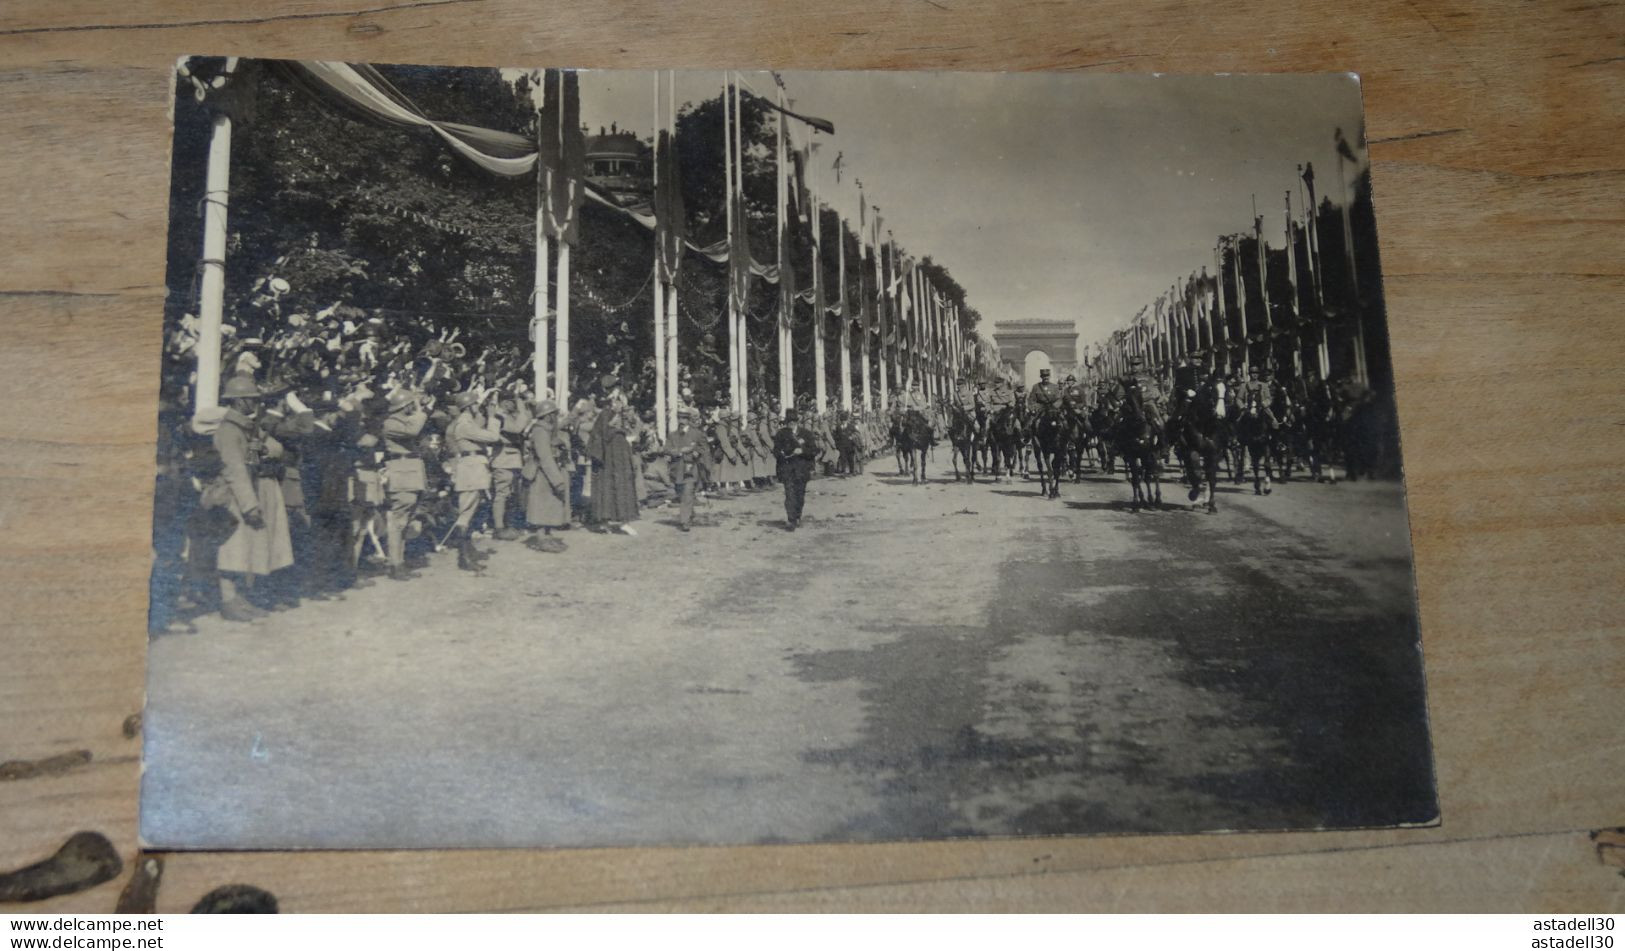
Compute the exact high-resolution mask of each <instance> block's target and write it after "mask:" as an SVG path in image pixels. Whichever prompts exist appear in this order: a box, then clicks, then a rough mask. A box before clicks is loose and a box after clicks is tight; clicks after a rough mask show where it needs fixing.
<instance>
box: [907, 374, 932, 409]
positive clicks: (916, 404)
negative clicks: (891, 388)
mask: <svg viewBox="0 0 1625 951" xmlns="http://www.w3.org/2000/svg"><path fill="white" fill-rule="evenodd" d="M901 403H902V409H903V412H905V413H906V412H909V411H911V410H912V411H915V412H920V413H923V412H925V411H926V408H927V407H926V402H925V394H924V393H922V392H921V391H920V381H919V378H918V377H916V378H915V379H913V380H911V381H909V384H908V392H907V393H905V394H903V398H902V400H901Z"/></svg>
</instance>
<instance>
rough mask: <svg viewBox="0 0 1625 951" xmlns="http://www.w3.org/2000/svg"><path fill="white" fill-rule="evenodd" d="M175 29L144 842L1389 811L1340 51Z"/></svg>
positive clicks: (695, 831) (1391, 469) (1381, 556)
mask: <svg viewBox="0 0 1625 951" xmlns="http://www.w3.org/2000/svg"><path fill="white" fill-rule="evenodd" d="M175 80H176V81H175V88H174V128H175V138H174V158H173V177H172V192H171V204H170V216H171V217H170V231H169V236H168V238H169V246H168V247H169V258H168V261H169V264H168V298H167V305H166V309H165V312H164V315H163V317H164V320H163V334H164V347H163V365H162V367H161V368H158V373H159V380H158V382H159V387H160V402H159V411H158V418H157V427H158V459H157V479H156V488H155V501H154V519H153V551H154V559H153V573H152V585H151V613H150V617H151V622H150V637H151V639H150V663H149V674H148V678H149V681H148V697H147V708H146V715H145V771H144V775H143V785H142V802H141V829H142V836H143V839H144V841H145V842H147V843H148V844H150V845H152V846H155V847H162V848H182V849H184V848H209V849H230V848H255V849H260V848H386V847H463V846H468V847H473V846H617V845H635V844H636V845H659V844H713V843H768V842H824V841H872V840H886V839H916V838H946V837H963V836H1010V835H1033V834H1044V835H1050V834H1098V833H1186V832H1202V831H1219V830H1278V829H1334V828H1351V827H1370V826H1378V827H1391V826H1400V825H1414V824H1430V823H1433V822H1436V821H1437V817H1438V810H1437V805H1436V796H1435V791H1434V780H1433V773H1432V760H1431V752H1430V745H1429V734H1428V724H1427V713H1426V703H1425V696H1424V689H1423V669H1422V654H1421V647H1420V638H1419V630H1418V624H1417V610H1416V600H1415V593H1414V587H1413V575H1412V558H1411V545H1410V536H1409V531H1408V525H1407V518H1406V508H1405V487H1404V482H1403V467H1402V464H1401V459H1400V452H1399V445H1400V443H1399V427H1398V413H1397V411H1396V407H1395V400H1394V381H1393V369H1392V367H1393V364H1392V361H1391V359H1390V354H1389V343H1388V340H1389V335H1388V323H1387V314H1386V311H1385V309H1384V304H1383V288H1382V281H1381V276H1380V269H1379V264H1378V252H1377V247H1378V246H1377V240H1376V233H1377V232H1376V224H1375V215H1374V211H1373V195H1372V187H1371V178H1370V173H1369V165H1368V161H1367V157H1366V152H1365V147H1364V135H1363V123H1362V117H1361V101H1360V88H1359V82H1358V79H1357V78H1355V77H1353V76H1350V75H1303V76H1286V75H1275V76H1187V77H1178V76H1128V75H1115V76H1076V75H1059V74H994V73H983V74H952V73H838V72H802V73H795V72H786V73H773V72H766V71H762V72H735V71H722V70H715V71H709V72H700V71H677V72H668V71H660V72H651V71H641V72H632V71H627V72H614V71H609V72H604V71H571V70H557V69H526V68H516V69H484V68H467V69H463V68H445V67H418V66H383V65H380V66H372V65H367V64H359V63H339V62H318V61H298V62H293V61H287V62H282V61H255V60H248V59H228V58H207V57H198V58H192V59H188V60H185V61H183V62H182V63H180V64H179V65H178V67H177V70H176V77H175Z"/></svg>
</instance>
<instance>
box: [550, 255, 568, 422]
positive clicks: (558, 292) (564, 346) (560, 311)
mask: <svg viewBox="0 0 1625 951" xmlns="http://www.w3.org/2000/svg"><path fill="white" fill-rule="evenodd" d="M553 301H554V303H553V312H554V313H555V314H556V315H557V319H556V320H555V322H554V331H555V333H554V337H553V349H554V351H555V356H554V358H553V359H554V361H555V366H554V368H553V383H554V389H555V390H556V391H557V392H558V398H559V406H560V412H561V413H562V412H563V407H565V406H568V405H569V404H570V245H569V244H568V243H566V242H564V241H560V242H559V270H558V287H557V288H555V289H554V296H553Z"/></svg>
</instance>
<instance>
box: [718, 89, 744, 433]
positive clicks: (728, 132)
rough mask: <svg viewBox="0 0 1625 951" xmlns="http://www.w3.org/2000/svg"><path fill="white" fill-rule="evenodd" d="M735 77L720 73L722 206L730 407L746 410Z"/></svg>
mask: <svg viewBox="0 0 1625 951" xmlns="http://www.w3.org/2000/svg"><path fill="white" fill-rule="evenodd" d="M733 124H734V117H733V80H731V78H730V76H728V73H723V75H721V161H723V172H725V176H723V177H725V187H726V197H725V200H723V208H725V211H726V219H728V221H726V226H728V408H730V410H733V411H734V413H738V411H741V410H743V408H744V400H743V397H741V393H739V309H738V304H736V301H734V299H733V268H734V267H736V263H738V262H734V260H733V200H734V197H733Z"/></svg>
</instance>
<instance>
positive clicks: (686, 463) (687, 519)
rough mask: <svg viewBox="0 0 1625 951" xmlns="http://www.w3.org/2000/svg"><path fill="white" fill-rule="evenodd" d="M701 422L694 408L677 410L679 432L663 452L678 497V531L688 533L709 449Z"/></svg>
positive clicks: (674, 434) (671, 438)
mask: <svg viewBox="0 0 1625 951" xmlns="http://www.w3.org/2000/svg"><path fill="white" fill-rule="evenodd" d="M699 422H700V414H699V411H698V410H696V409H694V408H693V407H691V406H685V407H683V408H682V409H680V410H678V411H677V429H676V430H674V431H673V432H672V434H671V436H670V437H668V438H667V439H666V444H665V446H664V447H662V450H661V451H662V452H663V453H664V454H665V456H666V458H667V459H668V460H670V465H671V484H672V488H673V489H674V490H675V491H676V493H677V528H678V529H679V530H680V531H685V532H686V531H688V529H689V526H690V525H692V524H694V483H695V482H696V481H698V479H699V469H700V456H701V454H702V453H704V452H705V451H706V448H707V447H706V439H705V434H704V433H702V432H701V431H700V429H699Z"/></svg>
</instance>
